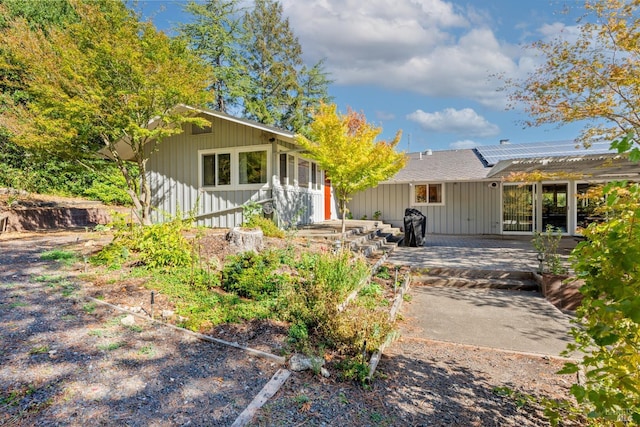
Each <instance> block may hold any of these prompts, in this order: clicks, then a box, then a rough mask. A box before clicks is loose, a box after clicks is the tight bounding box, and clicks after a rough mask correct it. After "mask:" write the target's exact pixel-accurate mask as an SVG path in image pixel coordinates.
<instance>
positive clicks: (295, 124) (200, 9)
mask: <svg viewBox="0 0 640 427" xmlns="http://www.w3.org/2000/svg"><path fill="white" fill-rule="evenodd" d="M239 4H240V0H206V2H205V3H204V4H203V3H198V2H195V1H192V2H191V3H189V4H188V6H187V7H186V11H187V12H190V13H191V14H192V15H193V16H194V20H193V22H192V23H190V24H186V25H183V26H181V28H180V29H181V33H182V35H183V36H184V37H186V38H187V40H188V42H189V43H190V46H191V48H192V49H193V50H194V51H195V52H196V53H197V54H198V55H200V56H201V57H202V58H203V59H204V60H205V61H206V62H207V63H209V64H210V65H212V66H213V67H214V73H215V82H214V84H213V87H212V89H213V90H214V92H215V95H216V101H215V103H214V104H213V105H212V107H213V108H214V109H216V110H219V111H223V112H228V113H231V114H236V115H240V116H244V117H246V118H249V119H253V120H256V121H259V122H261V123H264V124H268V125H273V126H278V127H281V128H284V129H288V130H291V131H294V132H303V133H304V132H306V129H307V127H308V125H309V124H310V123H311V117H312V115H313V112H314V110H315V109H316V108H317V107H318V106H319V105H320V104H321V103H322V102H324V103H329V102H331V100H332V98H331V97H329V95H328V86H329V83H330V82H331V80H329V78H328V74H327V73H326V71H325V70H324V61H319V62H318V63H316V64H315V65H313V66H311V67H308V66H305V65H304V64H303V61H302V47H301V46H300V43H299V42H298V39H297V37H296V36H295V34H294V33H293V30H292V29H291V28H290V26H289V20H288V19H285V18H284V16H283V8H282V5H281V4H280V3H279V2H278V1H275V0H255V3H254V4H253V7H251V8H248V9H247V10H245V11H243V10H242V9H241V8H240V7H239Z"/></svg>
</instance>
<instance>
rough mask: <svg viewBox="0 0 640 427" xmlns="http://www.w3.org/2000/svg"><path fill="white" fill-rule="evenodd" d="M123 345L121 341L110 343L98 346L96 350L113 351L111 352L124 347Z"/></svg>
mask: <svg viewBox="0 0 640 427" xmlns="http://www.w3.org/2000/svg"><path fill="white" fill-rule="evenodd" d="M124 346H125V343H123V342H121V341H117V342H111V343H107V344H100V345H98V349H99V350H102V351H113V350H117V349H119V348H120V347H124Z"/></svg>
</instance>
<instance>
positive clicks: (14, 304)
mask: <svg viewBox="0 0 640 427" xmlns="http://www.w3.org/2000/svg"><path fill="white" fill-rule="evenodd" d="M28 305H29V304H27V303H26V302H24V301H14V302H12V303H11V304H9V308H18V307H27V306H28Z"/></svg>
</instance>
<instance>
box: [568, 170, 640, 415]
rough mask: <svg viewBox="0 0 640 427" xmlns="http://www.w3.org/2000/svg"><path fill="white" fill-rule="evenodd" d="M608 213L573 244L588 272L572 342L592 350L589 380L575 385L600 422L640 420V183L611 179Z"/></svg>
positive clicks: (578, 264)
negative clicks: (575, 244) (613, 180)
mask: <svg viewBox="0 0 640 427" xmlns="http://www.w3.org/2000/svg"><path fill="white" fill-rule="evenodd" d="M604 194H605V195H606V196H607V203H606V206H605V211H606V214H607V216H608V220H607V221H605V222H603V223H601V224H596V223H593V224H591V225H590V226H589V227H588V228H587V229H586V230H585V231H584V236H585V238H586V240H585V241H583V242H581V243H580V244H579V245H578V246H577V247H576V249H575V250H574V252H573V258H574V263H573V268H574V270H575V272H576V274H577V276H578V277H579V278H581V279H583V280H584V285H583V286H582V287H581V288H580V292H581V293H582V295H583V300H582V304H581V305H580V307H579V308H578V309H577V312H576V319H575V323H576V326H575V327H574V328H573V329H572V334H573V336H574V338H575V344H572V345H570V346H569V350H571V351H574V350H579V351H580V352H582V353H583V354H584V357H583V360H582V362H581V363H569V364H567V366H566V367H565V369H564V370H563V371H562V372H564V373H574V372H577V371H578V370H579V369H581V368H583V369H584V373H585V381H584V383H583V384H575V385H573V387H572V388H571V392H572V394H573V395H574V396H575V397H576V400H577V401H578V404H579V405H580V407H581V409H582V410H583V412H584V413H585V414H588V416H589V418H591V419H592V421H593V423H594V424H596V425H620V426H622V425H626V426H632V425H640V369H638V367H639V366H640V267H639V264H638V259H640V184H637V183H634V184H627V183H625V182H618V183H611V184H608V185H607V186H606V187H605V189H604Z"/></svg>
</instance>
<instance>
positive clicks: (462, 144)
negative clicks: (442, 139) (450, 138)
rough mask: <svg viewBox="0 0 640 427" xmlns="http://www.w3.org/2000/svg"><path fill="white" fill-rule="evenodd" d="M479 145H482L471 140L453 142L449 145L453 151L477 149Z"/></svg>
mask: <svg viewBox="0 0 640 427" xmlns="http://www.w3.org/2000/svg"><path fill="white" fill-rule="evenodd" d="M479 145H482V144H478V143H477V142H475V141H472V140H470V139H463V140H461V141H456V142H452V143H451V144H449V148H451V149H453V150H464V149H466V148H476V147H477V146H479Z"/></svg>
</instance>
